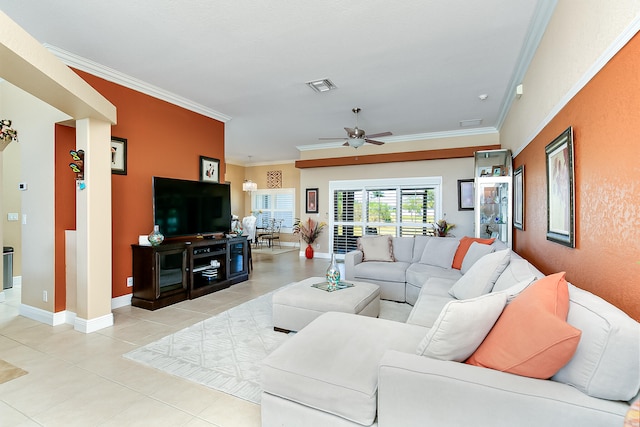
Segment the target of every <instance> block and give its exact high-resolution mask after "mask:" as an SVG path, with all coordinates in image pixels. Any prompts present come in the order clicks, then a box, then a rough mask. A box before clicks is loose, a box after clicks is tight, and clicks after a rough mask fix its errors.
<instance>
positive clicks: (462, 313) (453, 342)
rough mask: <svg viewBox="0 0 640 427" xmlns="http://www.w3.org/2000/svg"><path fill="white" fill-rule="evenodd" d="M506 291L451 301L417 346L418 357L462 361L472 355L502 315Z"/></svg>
mask: <svg viewBox="0 0 640 427" xmlns="http://www.w3.org/2000/svg"><path fill="white" fill-rule="evenodd" d="M506 302H507V296H506V294H505V293H504V292H499V293H495V294H487V295H482V296H480V297H478V298H473V299H467V300H459V301H449V302H448V303H447V304H446V305H445V306H444V308H443V309H442V311H441V312H440V315H439V316H438V318H437V319H436V321H435V322H434V324H433V327H432V328H431V329H429V332H427V336H426V337H424V338H423V339H422V341H421V342H420V344H419V345H418V350H417V353H418V355H419V356H426V357H431V358H433V359H439V360H453V361H456V362H463V361H465V360H467V359H468V358H469V356H471V355H472V354H473V352H474V351H476V349H477V348H478V346H479V345H480V344H481V343H482V341H483V340H484V339H485V337H486V336H487V334H488V333H489V331H490V330H491V328H493V325H494V324H495V323H496V320H498V317H500V314H501V313H502V310H503V309H504V306H505V304H506Z"/></svg>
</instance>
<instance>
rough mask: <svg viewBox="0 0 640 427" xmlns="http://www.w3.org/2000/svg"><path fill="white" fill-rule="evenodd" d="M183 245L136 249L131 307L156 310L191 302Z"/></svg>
mask: <svg viewBox="0 0 640 427" xmlns="http://www.w3.org/2000/svg"><path fill="white" fill-rule="evenodd" d="M186 267H187V250H186V248H185V247H184V245H163V246H159V247H155V248H154V247H151V246H139V245H133V295H132V298H131V305H133V306H135V307H141V308H145V309H147V310H156V309H158V308H162V307H166V306H167V305H170V304H174V303H176V302H179V301H184V300H186V299H187V298H188V289H187V274H186Z"/></svg>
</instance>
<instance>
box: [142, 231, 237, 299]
mask: <svg viewBox="0 0 640 427" xmlns="http://www.w3.org/2000/svg"><path fill="white" fill-rule="evenodd" d="M131 247H132V250H133V296H132V298H131V305H133V306H135V307H141V308H145V309H148V310H156V309H158V308H162V307H166V306H168V305H171V304H174V303H176V302H179V301H184V300H186V299H193V298H198V297H201V296H203V295H207V294H210V293H212V292H216V291H219V290H221V289H225V288H228V287H229V286H231V285H233V284H235V283H239V282H243V281H245V280H247V279H248V278H249V274H248V268H247V267H248V265H247V253H248V252H247V251H248V246H247V239H246V237H232V238H220V239H217V238H216V239H201V238H198V239H196V238H192V239H178V240H172V241H169V242H167V241H165V242H164V243H162V244H161V245H159V246H155V247H152V246H141V245H131Z"/></svg>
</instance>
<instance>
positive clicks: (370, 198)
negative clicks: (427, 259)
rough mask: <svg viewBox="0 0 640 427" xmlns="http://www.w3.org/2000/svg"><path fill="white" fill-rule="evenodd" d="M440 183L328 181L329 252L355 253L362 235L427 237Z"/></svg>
mask: <svg viewBox="0 0 640 427" xmlns="http://www.w3.org/2000/svg"><path fill="white" fill-rule="evenodd" d="M441 185H442V179H441V178H440V177H435V178H405V179H387V180H384V181H381V180H358V181H332V182H330V183H329V189H330V192H331V194H332V200H331V203H332V211H333V216H332V218H330V223H329V226H330V230H331V239H330V240H331V243H332V250H333V252H334V253H336V254H345V253H347V252H349V251H352V250H354V249H356V247H357V239H358V237H360V236H363V235H389V236H415V235H431V234H432V233H433V225H432V224H433V223H434V222H435V221H436V218H437V217H439V216H440V215H441V212H440V210H441V207H440V206H441Z"/></svg>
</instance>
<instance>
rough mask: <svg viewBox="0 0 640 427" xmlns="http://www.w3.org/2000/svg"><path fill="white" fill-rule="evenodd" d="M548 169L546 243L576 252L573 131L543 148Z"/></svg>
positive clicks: (570, 129)
mask: <svg viewBox="0 0 640 427" xmlns="http://www.w3.org/2000/svg"><path fill="white" fill-rule="evenodd" d="M545 159H546V167H547V240H549V241H552V242H556V243H559V244H561V245H564V246H568V247H570V248H575V198H574V194H575V188H574V185H575V178H574V176H575V175H574V174H575V172H574V162H573V130H572V128H571V127H569V128H567V129H566V130H565V131H564V132H562V133H561V134H560V135H559V136H558V137H557V138H556V139H554V140H553V141H551V142H550V143H549V144H548V145H547V146H546V147H545Z"/></svg>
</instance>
